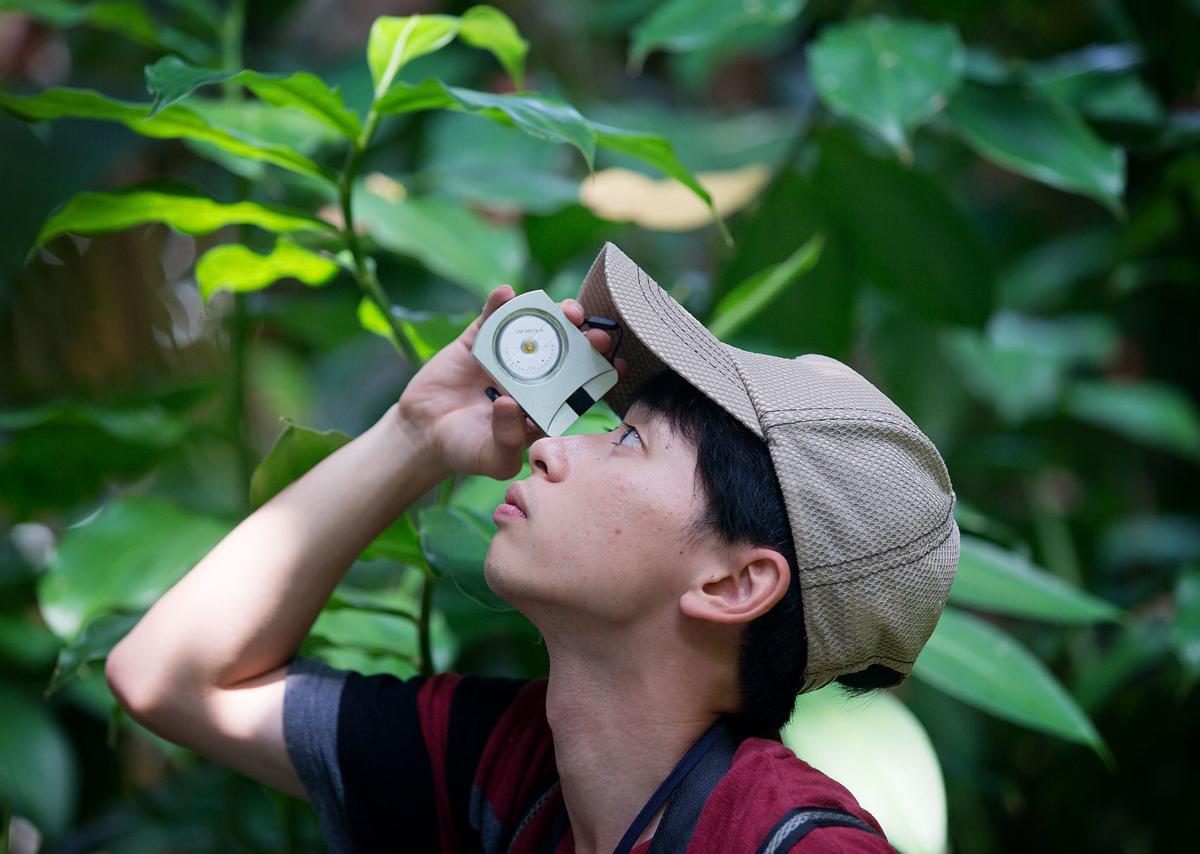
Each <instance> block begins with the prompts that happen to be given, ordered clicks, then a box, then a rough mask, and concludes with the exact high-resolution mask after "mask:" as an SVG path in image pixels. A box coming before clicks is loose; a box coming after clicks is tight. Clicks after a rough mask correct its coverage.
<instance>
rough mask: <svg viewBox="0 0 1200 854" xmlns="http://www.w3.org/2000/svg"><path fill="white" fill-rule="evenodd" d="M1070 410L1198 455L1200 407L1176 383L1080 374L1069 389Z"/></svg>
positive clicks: (1122, 431)
mask: <svg viewBox="0 0 1200 854" xmlns="http://www.w3.org/2000/svg"><path fill="white" fill-rule="evenodd" d="M1066 410H1067V412H1068V413H1069V414H1070V415H1072V416H1073V417H1075V418H1078V419H1079V420H1080V421H1086V422H1088V423H1090V424H1095V425H1096V426H1098V427H1104V428H1106V429H1109V430H1112V431H1113V432H1115V433H1118V434H1120V435H1121V436H1124V437H1125V438H1127V439H1131V440H1133V441H1135V442H1143V443H1145V444H1147V445H1152V446H1154V447H1157V448H1162V449H1163V450H1166V451H1171V452H1173V453H1176V454H1180V455H1181V456H1184V457H1187V458H1188V459H1191V460H1200V413H1198V412H1197V411H1196V406H1195V404H1193V403H1192V401H1191V400H1190V399H1189V398H1188V396H1187V395H1186V394H1184V393H1183V392H1182V391H1180V390H1179V389H1177V388H1175V387H1173V386H1170V385H1166V384H1163V383H1155V382H1134V381H1130V382H1113V383H1108V382H1100V381H1089V380H1081V381H1079V382H1076V383H1074V384H1072V385H1071V386H1070V387H1069V388H1068V389H1067V396H1066Z"/></svg>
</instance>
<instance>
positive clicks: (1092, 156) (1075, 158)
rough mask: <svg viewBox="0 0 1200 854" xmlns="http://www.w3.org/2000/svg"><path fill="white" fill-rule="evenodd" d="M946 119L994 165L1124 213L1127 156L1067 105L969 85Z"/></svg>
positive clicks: (1016, 89) (1028, 93)
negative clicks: (1098, 134) (1092, 199)
mask: <svg viewBox="0 0 1200 854" xmlns="http://www.w3.org/2000/svg"><path fill="white" fill-rule="evenodd" d="M946 114H947V115H948V116H949V118H950V119H951V121H952V122H953V124H954V127H955V128H956V129H957V131H958V133H959V134H960V135H961V136H962V138H963V139H964V140H965V141H966V142H967V144H968V145H970V146H971V147H972V148H974V149H975V150H976V151H978V152H979V153H980V154H982V155H983V156H984V157H986V158H988V159H989V160H991V161H993V162H994V163H997V164H999V165H1000V166H1003V167H1005V168H1006V169H1011V170H1013V171H1014V172H1018V173H1020V174H1022V175H1025V176H1027V177H1029V178H1033V179H1034V180H1036V181H1041V182H1042V183H1044V184H1049V185H1050V186H1051V187H1058V188H1059V189H1061V190H1069V191H1071V192H1074V193H1082V194H1084V195H1087V196H1091V197H1092V198H1094V199H1096V200H1097V201H1099V202H1101V203H1102V204H1104V205H1106V206H1107V207H1108V208H1109V209H1111V210H1114V211H1117V210H1120V209H1121V196H1122V194H1123V193H1124V191H1125V152H1123V151H1122V150H1121V149H1120V148H1117V147H1116V146H1110V145H1106V144H1105V143H1104V141H1103V140H1101V139H1100V138H1099V137H1098V136H1096V135H1095V134H1094V133H1093V132H1092V130H1091V129H1090V128H1089V127H1088V126H1087V125H1086V124H1085V123H1084V122H1083V120H1082V119H1081V118H1080V117H1079V115H1078V114H1077V113H1075V111H1074V110H1072V109H1071V108H1070V107H1068V106H1067V105H1066V104H1063V103H1061V102H1059V101H1056V100H1054V99H1051V98H1047V97H1044V96H1042V95H1039V94H1038V93H1037V92H1035V91H1033V90H1031V89H1028V88H1024V87H1020V86H1012V85H1008V86H989V85H986V84H983V83H977V82H974V81H967V82H965V83H963V85H962V86H961V87H960V88H959V90H958V92H956V93H955V95H954V98H953V99H952V100H951V101H950V105H949V106H948V107H947V108H946Z"/></svg>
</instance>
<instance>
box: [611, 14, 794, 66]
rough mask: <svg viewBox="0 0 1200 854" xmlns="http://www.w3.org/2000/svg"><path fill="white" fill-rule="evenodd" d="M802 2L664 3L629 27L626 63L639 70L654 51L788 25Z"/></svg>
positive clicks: (692, 46)
mask: <svg viewBox="0 0 1200 854" xmlns="http://www.w3.org/2000/svg"><path fill="white" fill-rule="evenodd" d="M805 2H806V0H758V2H749V3H747V2H730V0H668V2H665V3H659V4H657V5H656V6H655V7H654V10H653V11H652V12H651V13H650V14H649V15H647V16H646V17H645V19H643V20H642V21H641V22H640V23H638V25H637V26H636V27H634V28H633V41H632V44H631V46H630V49H629V64H630V65H631V66H633V67H640V66H641V64H642V62H643V61H644V60H645V58H646V57H647V56H649V55H650V53H651V52H652V51H654V50H657V49H659V48H661V49H663V50H669V51H671V52H673V53H683V52H685V51H691V50H701V49H703V48H707V47H710V46H713V45H717V44H720V43H721V42H723V41H725V40H726V39H728V38H729V36H730V35H731V34H732V33H734V32H736V31H737V30H740V29H742V28H744V27H748V26H750V25H752V24H765V25H768V26H773V27H780V26H783V25H784V24H787V23H789V22H791V21H792V20H793V19H794V18H795V17H796V16H797V15H799V14H800V12H801V10H803V9H804V6H805Z"/></svg>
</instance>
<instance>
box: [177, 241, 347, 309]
mask: <svg viewBox="0 0 1200 854" xmlns="http://www.w3.org/2000/svg"><path fill="white" fill-rule="evenodd" d="M338 269H339V267H338V265H337V264H336V263H335V262H333V261H331V260H329V259H328V258H326V257H324V256H323V255H318V254H317V253H316V252H312V251H310V250H308V249H305V248H304V247H303V246H298V245H296V244H295V243H293V242H292V241H290V240H286V239H281V240H279V241H278V242H277V243H276V244H275V248H274V249H272V250H271V252H270V253H269V254H267V255H259V254H258V253H257V252H254V251H252V250H250V249H248V248H246V247H245V246H243V245H241V244H240V243H230V244H226V245H224V246H215V247H213V248H212V249H210V250H208V251H207V252H205V253H204V255H203V256H201V258H200V260H199V261H197V262H196V284H197V285H199V286H200V296H201V297H203V298H204V300H205V301H206V302H207V301H208V300H209V299H211V298H212V295H213V294H214V293H216V292H217V291H237V292H244V291H257V290H261V289H262V288H265V287H267V286H268V285H270V284H272V283H274V282H277V281H279V280H280V279H299V280H300V281H302V282H304V284H306V285H313V286H315V285H324V284H326V283H327V282H328V281H329V280H330V279H332V278H333V277H334V276H335V275H337V271H338Z"/></svg>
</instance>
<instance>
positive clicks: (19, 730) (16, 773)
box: [0, 682, 79, 848]
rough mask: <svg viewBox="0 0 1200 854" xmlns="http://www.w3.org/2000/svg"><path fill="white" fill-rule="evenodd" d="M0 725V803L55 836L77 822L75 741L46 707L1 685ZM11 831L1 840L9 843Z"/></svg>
mask: <svg viewBox="0 0 1200 854" xmlns="http://www.w3.org/2000/svg"><path fill="white" fill-rule="evenodd" d="M0 721H3V726H0V802H3V801H5V800H7V801H9V802H10V804H11V806H10V809H11V810H12V811H13V812H15V813H16V814H18V815H24V816H27V817H28V818H29V819H30V820H32V821H33V823H34V824H35V825H37V827H38V828H39V830H40V831H41V832H42V833H45V834H46V835H47V836H49V837H56V836H58V835H59V834H61V833H62V832H63V831H65V830H66V829H67V828H68V827H69V826H70V824H71V822H72V821H73V820H74V818H75V804H76V800H77V797H78V791H79V770H78V768H77V767H76V762H75V754H74V753H73V752H72V750H71V742H70V741H69V740H68V739H67V736H66V734H65V733H64V732H63V731H62V728H61V727H60V726H59V725H58V722H57V721H56V720H55V719H54V716H53V714H52V713H51V711H50V708H49V707H48V706H46V705H45V704H44V703H40V702H38V701H37V700H36V699H34V698H33V697H30V696H27V695H26V694H25V693H24V692H23V691H20V690H19V689H17V688H16V687H15V686H11V685H9V684H7V683H3V682H0ZM7 817H8V816H7V815H5V818H6V819H7ZM8 830H9V828H8V827H5V828H4V837H0V838H5V840H6V841H7V834H8ZM6 848H7V846H6Z"/></svg>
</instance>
